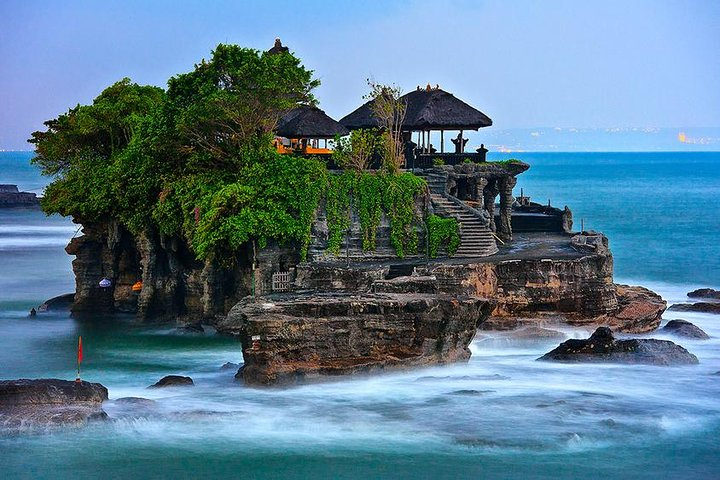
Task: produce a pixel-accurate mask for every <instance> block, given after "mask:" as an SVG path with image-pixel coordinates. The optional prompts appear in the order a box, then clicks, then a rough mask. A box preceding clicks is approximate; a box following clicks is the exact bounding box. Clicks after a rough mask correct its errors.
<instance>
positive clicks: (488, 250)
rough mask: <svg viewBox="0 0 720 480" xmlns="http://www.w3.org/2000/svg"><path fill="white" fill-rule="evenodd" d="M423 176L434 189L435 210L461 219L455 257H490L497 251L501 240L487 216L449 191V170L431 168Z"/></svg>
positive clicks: (445, 215) (443, 214)
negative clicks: (451, 195)
mask: <svg viewBox="0 0 720 480" xmlns="http://www.w3.org/2000/svg"><path fill="white" fill-rule="evenodd" d="M423 177H424V178H425V180H426V181H427V184H428V187H429V189H430V199H431V201H432V204H433V208H434V209H435V212H436V213H437V214H439V215H440V216H443V217H453V218H456V219H457V220H458V222H460V247H459V248H458V250H457V252H455V257H486V256H488V255H493V254H494V253H497V251H498V248H497V243H495V237H494V236H493V234H492V231H491V230H490V227H489V226H488V224H487V220H485V219H484V218H482V217H481V216H480V215H479V214H478V213H474V212H473V210H472V209H471V208H470V207H466V206H463V204H462V202H461V201H460V200H457V199H455V198H453V197H450V196H449V195H448V194H447V193H446V191H445V190H446V184H447V174H446V173H444V172H442V171H437V170H431V171H429V172H427V173H425V175H423Z"/></svg>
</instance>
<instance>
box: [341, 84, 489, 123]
mask: <svg viewBox="0 0 720 480" xmlns="http://www.w3.org/2000/svg"><path fill="white" fill-rule="evenodd" d="M400 99H401V100H403V101H405V102H407V111H406V113H405V120H404V121H403V126H402V129H403V130H404V131H408V130H477V129H478V128H482V127H489V126H490V125H492V120H491V119H490V118H489V117H488V116H487V115H485V114H484V113H482V112H481V111H480V110H477V109H475V108H473V107H471V106H470V105H468V104H467V103H465V102H463V101H462V100H460V99H458V98H455V96H454V95H453V94H452V93H448V92H446V91H445V90H442V89H440V88H434V89H418V90H415V91H413V92H410V93H407V94H405V95H403V96H402V97H400ZM371 103H372V100H371V101H369V102H367V103H365V104H364V105H363V106H361V107H360V108H358V109H357V110H355V111H354V112H352V113H350V114H348V115H346V116H345V117H343V118H342V119H340V123H341V124H343V125H344V126H346V127H347V128H349V129H350V130H355V129H358V128H374V127H377V126H378V122H377V119H376V118H375V116H374V115H373V112H372V107H371Z"/></svg>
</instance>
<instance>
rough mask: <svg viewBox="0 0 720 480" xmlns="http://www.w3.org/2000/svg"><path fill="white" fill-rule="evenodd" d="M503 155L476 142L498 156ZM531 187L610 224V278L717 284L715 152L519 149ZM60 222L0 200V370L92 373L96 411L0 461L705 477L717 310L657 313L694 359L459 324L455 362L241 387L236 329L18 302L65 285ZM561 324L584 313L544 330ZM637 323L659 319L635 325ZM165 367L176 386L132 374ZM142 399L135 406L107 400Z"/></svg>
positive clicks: (718, 171) (711, 457)
mask: <svg viewBox="0 0 720 480" xmlns="http://www.w3.org/2000/svg"><path fill="white" fill-rule="evenodd" d="M29 157H30V155H29V154H26V153H0V183H17V184H19V185H20V187H21V189H24V190H29V189H39V188H41V187H42V186H43V185H44V184H45V183H46V180H44V179H42V178H41V177H40V176H39V175H38V174H37V172H36V171H35V170H34V169H33V168H32V167H29V166H28V164H27V161H28V159H29ZM508 157H509V156H502V157H501V156H499V155H497V156H495V158H508ZM520 158H521V159H523V160H525V161H527V162H528V163H530V164H531V166H532V168H531V169H530V170H529V171H528V172H526V173H524V174H523V175H521V176H520V177H519V182H518V187H517V191H516V195H517V194H519V189H520V188H521V187H522V188H523V191H524V193H525V194H526V195H530V196H531V197H532V198H533V200H534V201H539V202H540V203H545V202H547V199H548V198H549V199H550V201H551V203H552V204H553V205H556V206H559V207H563V206H564V205H566V204H567V205H568V206H569V207H570V208H571V209H573V212H574V216H575V221H576V226H578V227H579V222H580V219H584V223H585V227H586V229H596V230H600V231H603V232H605V233H607V234H608V236H609V237H610V242H611V247H612V248H613V252H614V255H615V266H616V277H617V279H618V280H619V281H622V282H626V283H631V284H642V285H646V286H648V287H650V288H653V289H654V290H656V291H657V292H659V293H660V294H662V295H663V297H664V298H665V299H666V300H668V302H669V303H675V302H681V301H685V300H686V297H685V293H686V292H687V291H689V290H691V289H694V288H696V287H700V286H707V287H714V288H720V277H719V274H720V263H719V262H720V260H719V258H718V255H717V252H718V249H717V246H716V242H717V241H718V239H720V235H719V233H720V232H718V228H719V227H720V216H719V214H718V209H717V208H716V203H717V201H716V198H715V197H716V195H718V194H719V193H720V154H715V153H692V154H685V153H668V154H664V153H652V154H650V153H645V154H644V153H632V154H619V153H592V154H587V153H582V154H580V153H573V154H563V153H552V154H549V153H542V154H541V153H525V154H522V156H521V157H520ZM76 229H77V226H76V225H74V224H73V223H72V222H71V221H70V220H68V219H63V218H60V217H46V216H45V215H44V214H43V213H42V212H40V211H39V210H35V209H10V210H8V209H5V210H0V332H1V333H0V368H1V371H2V374H0V377H2V378H22V377H29V378H41V377H59V378H68V379H72V378H73V377H74V368H75V345H76V342H77V336H78V335H82V336H83V346H84V358H85V359H84V371H83V377H84V378H85V379H87V380H90V381H97V382H101V383H103V384H104V385H106V386H107V387H108V389H109V391H110V398H111V400H110V401H109V402H106V404H105V405H104V408H105V410H106V411H107V413H108V414H109V415H110V418H111V421H109V422H103V423H95V424H91V425H90V426H88V427H87V428H83V429H66V430H62V431H58V432H54V433H46V434H24V435H16V436H12V437H7V436H5V437H2V436H0V471H1V472H2V475H3V478H9V479H11V478H12V479H15V478H73V479H76V478H168V477H173V478H199V477H207V478H363V479H367V478H408V479H410V478H411V479H417V478H523V479H524V478H547V479H554V478H604V479H615V478H617V479H621V478H647V479H659V478H692V479H702V478H708V479H710V478H720V460H719V459H718V453H720V375H718V374H717V372H719V371H720V316H712V315H707V314H698V313H682V314H674V313H672V312H669V313H667V314H666V315H665V318H667V319H669V318H685V319H688V320H690V321H692V322H693V323H695V324H697V325H699V326H700V327H702V328H703V329H704V330H705V331H706V332H707V333H708V334H710V335H711V336H712V337H713V338H712V339H711V340H708V341H697V340H686V339H682V340H678V339H674V340H677V341H678V343H681V344H682V345H684V346H685V347H686V348H688V349H689V350H690V351H691V352H693V353H694V354H696V355H697V356H698V358H699V359H700V364H699V365H697V366H685V367H651V366H636V365H633V366H624V365H561V364H552V363H545V362H537V361H535V360H536V359H537V358H538V357H539V356H540V355H542V354H543V353H545V352H547V351H549V350H550V349H552V348H553V347H554V346H555V345H556V344H557V341H546V340H538V341H534V342H519V341H512V340H508V339H506V338H504V337H501V336H499V335H492V334H485V335H479V336H478V337H477V338H476V339H475V341H474V342H473V344H472V345H471V349H472V352H473V356H472V358H471V360H470V362H469V363H467V364H458V365H452V366H447V367H436V368H427V369H419V370H413V371H408V372H399V373H391V374H386V375H378V376H372V377H355V378H348V379H345V380H340V381H334V382H331V383H323V384H317V385H306V386H300V387H295V388H283V389H251V388H245V387H244V386H242V384H240V383H238V382H236V381H235V380H234V378H233V376H234V373H235V370H234V369H226V370H223V369H221V366H222V365H223V364H224V363H225V362H236V363H239V362H241V361H242V355H241V352H240V345H239V344H238V342H237V341H235V340H233V339H231V338H227V337H223V336H218V335H214V334H213V333H212V331H209V332H208V333H206V334H205V335H194V336H193V335H190V336H187V335H179V334H177V333H176V332H175V330H174V329H173V328H172V326H170V325H144V324H137V323H136V322H134V321H133V319H132V318H130V317H114V318H104V317H97V318H90V319H88V318H84V319H71V318H69V317H68V315H67V314H66V313H46V314H40V315H38V316H37V317H36V318H28V317H27V311H28V310H29V308H30V307H32V306H36V305H37V304H39V303H40V302H42V301H43V300H45V299H46V298H49V297H51V296H54V295H58V294H62V293H66V292H70V291H72V289H73V284H74V281H73V277H72V272H71V268H70V262H71V260H72V257H70V256H68V255H67V254H66V253H65V252H64V246H65V244H66V243H67V242H68V240H69V239H70V238H71V237H72V236H73V235H75V234H76ZM562 331H563V332H564V333H565V334H566V335H567V336H568V337H574V338H581V337H585V336H587V334H588V331H587V330H582V329H572V328H563V329H562ZM652 336H653V337H655V338H668V339H669V338H670V337H664V336H663V335H661V334H653V335H652ZM167 374H180V375H190V376H191V377H193V379H194V380H195V383H196V386H195V387H192V388H181V389H161V390H147V389H146V387H147V386H148V385H150V384H152V383H154V382H155V381H157V380H158V379H159V378H161V377H162V376H164V375H167ZM127 396H135V397H144V398H150V399H153V400H155V401H156V404H155V406H154V407H139V406H137V405H135V406H129V405H126V404H122V403H121V402H115V400H116V399H118V398H121V397H127Z"/></svg>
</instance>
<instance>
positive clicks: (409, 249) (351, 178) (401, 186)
mask: <svg viewBox="0 0 720 480" xmlns="http://www.w3.org/2000/svg"><path fill="white" fill-rule="evenodd" d="M424 189H425V181H424V180H423V179H421V178H420V177H416V176H415V175H413V174H411V173H401V174H399V175H390V174H387V173H385V172H362V173H359V172H355V171H346V172H344V173H343V174H341V175H330V176H329V180H328V189H327V194H326V210H327V220H328V250H330V251H331V252H333V253H335V254H338V253H340V247H341V245H342V240H343V235H344V234H345V232H346V231H347V229H348V228H349V226H350V214H351V209H354V210H355V211H356V212H357V213H358V216H359V217H360V227H361V229H362V240H363V241H362V246H363V250H366V251H374V250H375V249H376V247H377V230H378V227H379V226H380V220H381V219H382V215H383V213H384V214H385V215H387V217H388V218H389V220H390V240H391V242H392V245H393V247H394V248H395V252H396V253H397V255H398V257H400V258H403V257H404V256H405V255H406V254H412V253H416V252H417V247H418V237H417V232H416V231H415V228H414V226H415V225H416V224H417V223H418V222H419V218H418V217H419V215H418V214H417V212H415V208H414V207H415V198H416V197H417V195H419V194H420V193H422V192H423V191H424Z"/></svg>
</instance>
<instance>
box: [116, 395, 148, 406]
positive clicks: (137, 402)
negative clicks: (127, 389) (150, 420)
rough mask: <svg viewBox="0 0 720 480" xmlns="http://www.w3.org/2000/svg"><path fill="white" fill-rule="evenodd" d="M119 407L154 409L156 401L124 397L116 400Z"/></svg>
mask: <svg viewBox="0 0 720 480" xmlns="http://www.w3.org/2000/svg"><path fill="white" fill-rule="evenodd" d="M115 403H117V404H118V405H132V406H137V407H154V406H155V404H156V403H157V402H156V401H155V400H151V399H149V398H143V397H122V398H118V399H116V400H115Z"/></svg>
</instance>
